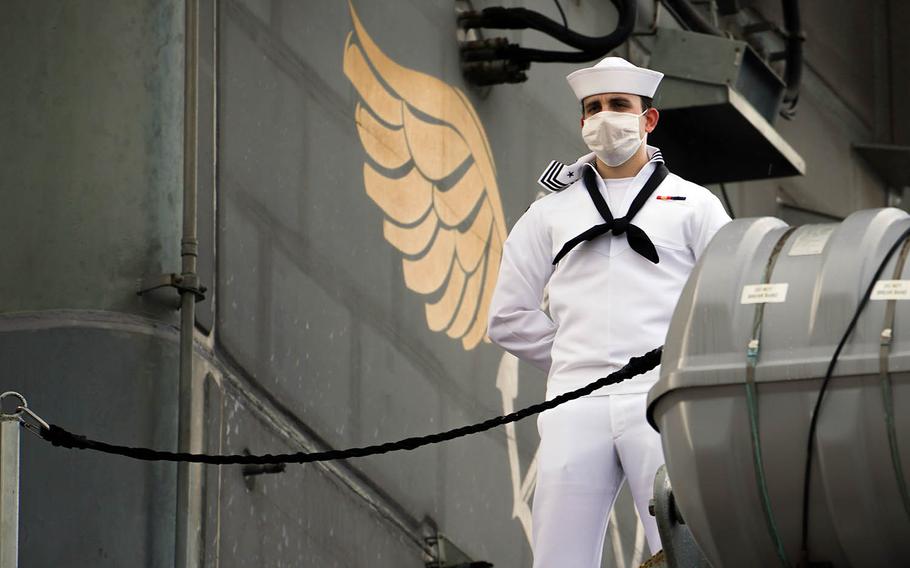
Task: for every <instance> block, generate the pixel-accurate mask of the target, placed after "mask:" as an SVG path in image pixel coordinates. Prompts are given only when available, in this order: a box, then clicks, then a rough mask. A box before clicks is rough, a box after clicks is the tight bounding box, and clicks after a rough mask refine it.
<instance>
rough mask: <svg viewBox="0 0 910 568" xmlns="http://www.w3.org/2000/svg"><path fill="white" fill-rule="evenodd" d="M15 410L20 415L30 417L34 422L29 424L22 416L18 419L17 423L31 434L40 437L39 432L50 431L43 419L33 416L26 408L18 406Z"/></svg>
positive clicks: (48, 425) (29, 409)
mask: <svg viewBox="0 0 910 568" xmlns="http://www.w3.org/2000/svg"><path fill="white" fill-rule="evenodd" d="M16 410H17V411H18V412H20V413H22V412H24V413H25V414H26V415H27V416H28V417H30V418H31V419H32V420H33V421H34V422H29V421H28V420H26V419H25V418H24V417H23V416H20V417H19V421H20V422H21V423H22V427H23V428H25V429H27V430H30V431H31V432H32V433H33V434H35V435H36V436H38V437H39V438H40V437H41V432H42V431H45V430H50V429H51V426H50V424H48V423H47V422H45V421H44V419H43V418H41V417H40V416H38V415H37V414H35V413H34V412H33V411H32V409H31V408H29V407H27V406H19V407H17V408H16Z"/></svg>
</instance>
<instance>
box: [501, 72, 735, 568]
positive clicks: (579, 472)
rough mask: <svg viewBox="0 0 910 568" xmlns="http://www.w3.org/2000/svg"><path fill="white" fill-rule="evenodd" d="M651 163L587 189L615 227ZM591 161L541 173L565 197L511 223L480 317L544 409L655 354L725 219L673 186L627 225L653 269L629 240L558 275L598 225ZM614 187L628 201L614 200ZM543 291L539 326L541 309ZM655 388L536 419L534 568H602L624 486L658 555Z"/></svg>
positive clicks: (556, 196)
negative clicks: (642, 236) (530, 369)
mask: <svg viewBox="0 0 910 568" xmlns="http://www.w3.org/2000/svg"><path fill="white" fill-rule="evenodd" d="M623 63H626V62H623ZM626 65H628V64H627V63H626ZM584 71H588V70H584ZM658 80H659V79H658ZM573 87H574V85H573ZM655 87H656V84H655ZM598 92H628V91H623V90H622V89H620V88H616V89H604V90H602V91H598ZM632 92H635V91H632ZM582 98H583V97H581V96H579V99H582ZM647 152H648V156H649V158H650V161H649V162H648V163H647V164H646V165H645V166H644V167H642V169H641V170H640V171H639V172H638V174H637V175H636V176H635V177H634V178H632V179H631V180H628V179H626V180H606V181H605V180H603V179H602V178H601V177H600V176H599V175H595V176H593V177H594V179H596V184H597V189H598V191H599V192H600V194H601V195H603V196H604V197H605V200H606V203H607V204H608V205H609V208H610V210H611V212H612V214H613V216H614V218H619V217H621V216H624V215H625V214H626V212H627V211H628V209H629V206H630V204H631V203H632V201H633V200H634V199H635V197H636V195H637V194H638V193H639V190H640V189H641V188H642V186H643V185H644V184H645V183H646V181H647V180H648V179H649V177H650V176H651V174H652V173H653V172H654V171H655V169H656V168H657V167H658V164H660V163H661V162H662V161H663V158H662V157H661V154H660V152H659V150H658V149H657V148H654V147H652V146H648V147H647ZM593 161H594V154H589V155H587V156H583V157H582V158H580V159H579V160H578V161H577V162H576V163H575V164H572V165H570V166H563V165H561V164H558V163H556V162H554V163H553V164H551V165H550V167H548V168H547V170H546V171H545V172H544V175H543V176H542V178H541V183H542V184H544V185H545V186H548V187H551V188H553V187H554V185H555V186H556V187H557V188H558V187H565V189H563V190H562V191H559V192H557V193H552V194H550V195H547V196H545V197H543V198H542V199H539V200H537V201H536V202H534V203H533V204H532V205H531V207H530V208H529V209H528V210H527V211H526V212H525V213H524V215H522V217H521V218H520V219H519V220H518V221H517V222H516V223H515V225H514V227H513V228H512V231H511V233H510V234H509V237H508V239H507V240H506V242H505V246H504V250H503V257H502V265H501V267H500V273H499V280H498V282H497V285H496V290H495V292H494V294H493V299H492V303H491V306H490V314H489V327H488V334H489V337H490V339H491V340H493V341H494V342H495V343H497V344H499V345H500V346H502V347H503V348H505V349H506V350H508V351H509V352H511V353H513V354H514V355H516V356H518V357H520V358H522V359H524V360H526V361H529V362H531V363H532V364H534V365H536V366H537V367H539V368H540V369H542V370H544V371H546V372H547V373H548V379H547V399H551V398H553V397H555V396H557V395H559V394H562V393H565V392H568V391H571V390H574V389H577V388H579V387H582V386H584V385H586V384H589V383H590V382H592V381H594V380H595V379H597V378H600V377H603V376H606V375H608V374H610V373H612V372H614V371H616V370H618V369H620V368H621V367H622V366H624V365H625V364H626V363H627V362H628V361H629V359H630V358H631V357H633V356H637V355H642V354H644V353H645V352H647V351H650V350H651V349H654V348H655V347H658V346H660V345H663V343H664V339H665V336H666V333H667V329H668V327H669V323H670V318H671V316H672V313H673V309H674V307H675V306H676V302H677V300H678V298H679V295H680V293H681V291H682V287H683V285H684V283H685V282H686V279H687V278H688V276H689V273H690V272H691V270H692V268H693V267H694V266H695V263H696V262H697V260H698V258H699V256H700V255H701V253H702V251H704V249H705V247H706V246H707V245H708V242H709V241H710V240H711V238H712V237H713V236H714V234H715V233H716V232H717V230H718V229H719V228H720V227H721V226H723V225H724V224H725V223H727V222H728V221H729V220H730V218H729V216H728V215H727V213H726V211H725V210H724V208H723V206H722V205H721V203H720V201H719V200H718V199H717V198H716V197H715V196H714V195H713V194H712V193H711V192H709V191H708V190H707V189H705V188H703V187H700V186H698V185H695V184H693V183H690V182H687V181H685V180H683V179H682V178H680V177H678V176H676V175H674V174H672V173H670V174H669V175H668V176H667V177H666V178H665V179H664V180H663V181H662V182H661V184H660V185H659V186H658V187H657V189H656V190H655V191H654V193H653V194H651V195H650V196H649V198H648V200H647V201H646V202H645V204H644V206H643V207H642V208H641V209H640V210H639V212H638V213H637V214H636V215H635V217H634V218H633V219H631V222H632V223H633V224H634V225H636V226H638V227H640V228H641V229H643V230H644V232H645V233H646V234H647V236H648V237H649V238H650V240H651V241H652V243H653V244H654V246H655V248H656V251H657V255H658V257H659V262H657V263H654V262H652V261H651V260H648V259H647V258H645V257H644V256H643V255H642V254H639V253H638V252H636V251H635V250H633V249H632V248H631V247H630V245H629V242H628V241H627V238H626V235H625V234H623V235H620V236H614V235H613V234H610V233H607V234H604V235H602V236H600V237H597V238H594V239H592V240H590V241H585V242H582V243H581V244H579V245H577V246H575V247H574V248H573V249H572V250H571V251H570V252H568V254H566V255H565V256H564V257H563V258H562V259H561V260H559V262H558V263H557V264H556V265H554V264H553V260H554V258H556V256H557V255H558V254H559V253H560V251H561V250H562V248H563V246H564V245H565V244H566V243H567V242H568V241H569V240H571V239H572V238H573V237H576V236H577V235H579V234H581V233H582V232H584V231H586V230H587V229H590V228H591V227H593V226H595V225H598V224H602V223H604V218H603V217H602V216H601V214H600V212H598V210H597V208H596V207H595V204H594V203H593V201H592V198H591V196H590V195H589V194H588V191H587V190H586V188H585V185H584V183H583V182H582V181H581V178H582V176H583V173H584V172H583V170H584V168H592V169H593V168H594V165H593V163H592V162H593ZM595 171H596V170H595ZM589 175H590V174H589ZM570 182H571V183H570ZM611 186H612V187H613V188H614V189H618V190H624V191H617V192H615V193H613V194H611V193H610V188H611ZM547 286H549V314H548V313H546V312H545V311H544V310H543V309H542V308H541V302H542V297H543V294H544V288H545V287H547ZM658 375H659V370H658V369H654V370H652V371H650V372H648V373H645V374H642V375H639V376H637V377H635V378H633V379H631V380H628V381H625V382H623V383H620V384H617V385H611V386H608V387H605V388H603V389H600V390H599V391H596V392H595V393H593V394H592V395H590V396H588V397H584V398H581V399H578V400H575V401H572V402H569V403H566V404H563V405H561V406H558V407H557V408H555V409H553V410H550V411H547V412H544V413H543V414H541V415H540V416H539V418H538V430H539V432H540V436H541V445H540V454H539V458H538V459H539V461H538V474H537V475H538V477H537V489H536V491H535V495H534V502H533V531H532V532H533V549H534V567H535V568H599V567H600V561H601V550H602V548H603V539H604V536H605V532H606V527H607V519H608V517H609V512H610V510H611V508H612V506H613V503H614V501H615V498H616V495H617V492H618V490H619V486H620V484H621V483H622V481H623V478H624V477H625V478H626V479H627V480H628V483H629V488H630V490H631V493H632V496H633V499H634V501H635V505H636V508H637V509H638V512H639V516H640V517H641V520H642V522H643V524H644V526H645V531H646V534H647V539H648V544H649V547H650V548H651V550H652V552H656V551H657V550H659V549H660V548H661V546H660V539H659V536H658V534H657V526H656V523H655V522H654V518H653V517H652V516H650V515H649V513H648V501H649V499H650V498H651V496H652V493H653V491H652V485H653V481H654V475H655V474H656V472H657V468H658V467H659V466H660V465H661V464H662V463H663V462H664V460H663V453H662V451H661V446H660V437H659V435H658V434H657V433H656V432H654V431H653V430H652V429H651V428H650V426H648V424H647V422H646V420H645V398H646V396H647V392H648V390H649V389H650V387H651V386H652V385H653V384H654V383H655V382H656V381H657V377H658Z"/></svg>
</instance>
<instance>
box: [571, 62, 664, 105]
mask: <svg viewBox="0 0 910 568" xmlns="http://www.w3.org/2000/svg"><path fill="white" fill-rule="evenodd" d="M663 76H664V74H663V73H661V72H659V71H653V70H651V69H645V68H643V67H636V66H635V65H632V64H631V63H629V62H628V61H626V60H625V59H623V58H622V57H605V58H604V59H602V60H601V61H600V63H598V64H597V65H595V66H594V67H588V68H586V69H579V70H578V71H573V72H572V73H569V75H568V76H567V77H566V80H567V81H568V82H569V86H570V87H572V90H573V91H575V96H576V97H578V100H579V101H582V100H584V98H585V97H589V96H591V95H597V94H600V93H628V94H630V95H641V96H643V97H653V96H654V93H655V92H656V91H657V85H659V84H660V80H661V79H662V78H663Z"/></svg>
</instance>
